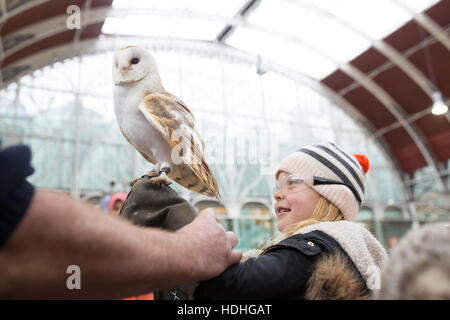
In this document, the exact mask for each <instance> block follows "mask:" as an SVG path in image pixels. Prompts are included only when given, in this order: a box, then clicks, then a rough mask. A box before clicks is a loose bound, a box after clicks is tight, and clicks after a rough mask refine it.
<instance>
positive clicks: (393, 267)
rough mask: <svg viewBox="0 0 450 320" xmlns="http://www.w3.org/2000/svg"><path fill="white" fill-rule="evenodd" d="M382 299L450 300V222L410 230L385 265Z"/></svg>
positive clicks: (379, 293) (380, 295) (382, 277)
mask: <svg viewBox="0 0 450 320" xmlns="http://www.w3.org/2000/svg"><path fill="white" fill-rule="evenodd" d="M376 298H377V299H380V300H428V299H430V300H438V299H439V300H441V299H443V300H450V224H448V223H447V224H444V223H440V224H429V225H425V226H423V227H420V228H419V229H415V230H411V231H409V232H408V233H407V234H406V236H404V237H403V238H402V239H401V240H400V242H399V243H398V245H397V246H395V248H393V249H392V252H391V254H390V256H389V259H388V260H387V262H386V264H385V265H384V266H383V269H382V273H381V289H380V290H379V291H378V292H377V294H376Z"/></svg>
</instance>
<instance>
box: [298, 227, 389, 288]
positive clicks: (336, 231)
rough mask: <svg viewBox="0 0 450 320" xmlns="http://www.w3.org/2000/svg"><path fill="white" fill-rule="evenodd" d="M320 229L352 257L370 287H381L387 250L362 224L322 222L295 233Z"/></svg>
mask: <svg viewBox="0 0 450 320" xmlns="http://www.w3.org/2000/svg"><path fill="white" fill-rule="evenodd" d="M315 230H319V231H322V232H325V233H326V234H328V235H329V236H331V237H333V238H334V239H335V240H336V241H337V242H338V243H339V244H340V246H341V247H342V248H343V249H344V251H345V252H346V253H347V255H348V256H349V257H350V259H351V260H352V262H353V263H354V265H355V266H356V268H357V269H358V270H359V272H360V274H361V276H362V277H363V278H364V280H365V281H366V284H367V287H368V288H369V289H371V290H372V289H379V288H380V274H381V267H382V265H383V263H384V262H385V260H386V259H387V253H386V250H385V249H384V248H383V247H382V246H381V244H380V243H379V242H378V240H377V239H375V237H374V236H373V235H372V234H371V233H370V232H369V231H368V230H367V229H366V228H365V227H363V226H362V225H360V224H357V223H354V222H349V221H335V222H320V223H315V224H312V225H309V226H306V227H304V228H301V229H299V230H298V231H297V232H295V234H306V233H308V232H311V231H315Z"/></svg>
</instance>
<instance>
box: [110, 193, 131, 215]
mask: <svg viewBox="0 0 450 320" xmlns="http://www.w3.org/2000/svg"><path fill="white" fill-rule="evenodd" d="M126 198H127V194H126V193H125V192H116V193H114V194H113V195H111V198H110V199H109V201H108V209H109V213H111V214H112V215H113V216H116V217H118V216H119V213H120V209H122V206H123V203H124V202H125V199H126Z"/></svg>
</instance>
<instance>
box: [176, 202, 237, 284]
mask: <svg viewBox="0 0 450 320" xmlns="http://www.w3.org/2000/svg"><path fill="white" fill-rule="evenodd" d="M175 234H176V235H178V236H179V241H180V249H181V248H183V250H180V253H182V254H184V255H185V257H186V260H185V261H186V263H190V264H191V277H192V278H193V279H195V280H206V279H210V278H213V277H215V276H218V275H219V274H220V273H222V272H223V271H225V269H226V268H228V267H229V266H230V265H232V264H235V263H238V262H239V260H240V259H241V257H242V252H241V251H239V250H232V249H233V248H234V247H235V246H236V244H237V243H238V239H237V237H236V235H235V234H234V233H233V232H231V231H228V232H226V231H225V229H224V227H223V226H222V225H221V224H219V223H218V222H217V221H216V218H215V211H214V209H211V208H208V209H205V210H203V211H202V212H200V213H199V215H198V216H197V217H196V218H195V220H194V221H193V222H192V223H190V224H188V225H186V226H185V227H183V228H181V229H180V230H178V231H177V232H176V233H175Z"/></svg>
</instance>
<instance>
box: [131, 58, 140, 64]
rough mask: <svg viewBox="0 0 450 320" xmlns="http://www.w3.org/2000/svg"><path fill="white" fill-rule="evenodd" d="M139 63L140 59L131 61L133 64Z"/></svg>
mask: <svg viewBox="0 0 450 320" xmlns="http://www.w3.org/2000/svg"><path fill="white" fill-rule="evenodd" d="M138 63H139V59H138V58H133V59H131V64H138Z"/></svg>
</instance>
